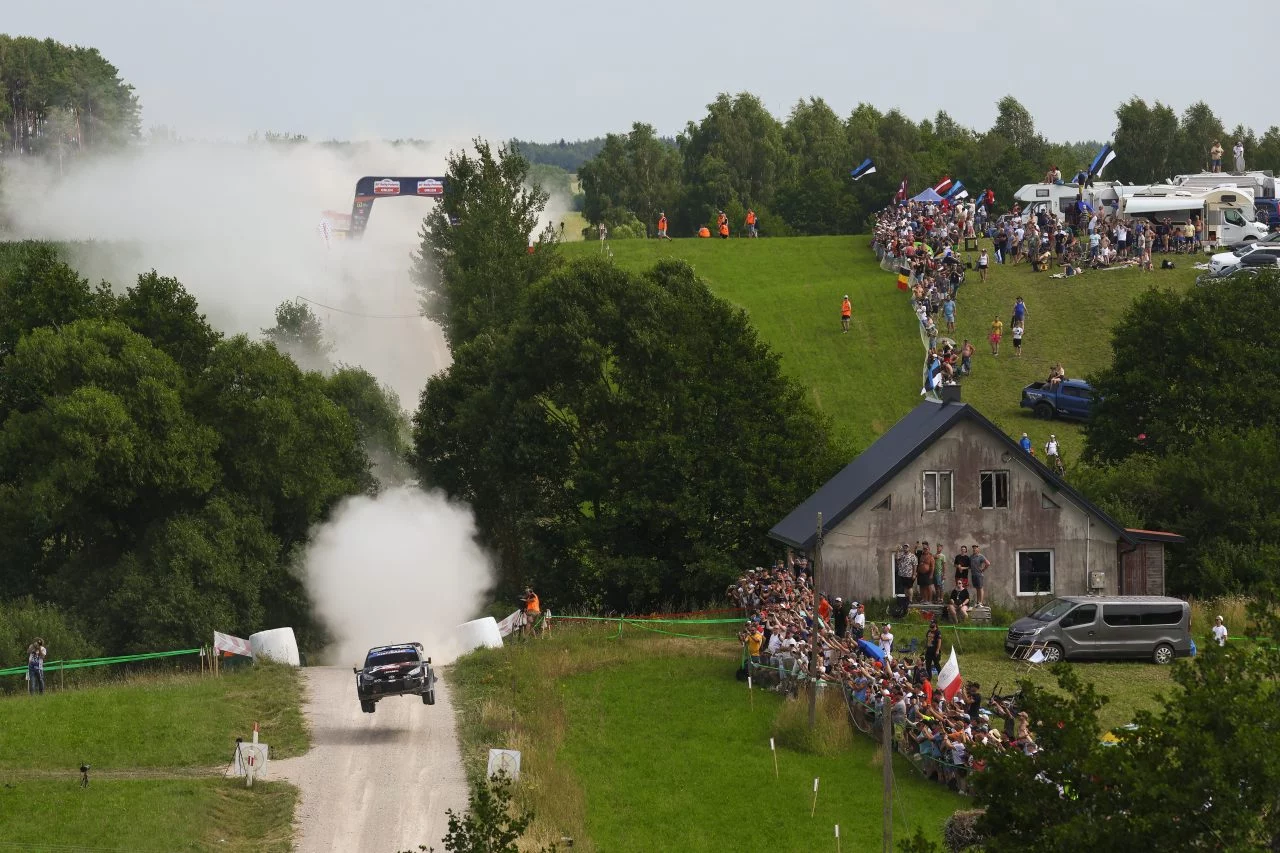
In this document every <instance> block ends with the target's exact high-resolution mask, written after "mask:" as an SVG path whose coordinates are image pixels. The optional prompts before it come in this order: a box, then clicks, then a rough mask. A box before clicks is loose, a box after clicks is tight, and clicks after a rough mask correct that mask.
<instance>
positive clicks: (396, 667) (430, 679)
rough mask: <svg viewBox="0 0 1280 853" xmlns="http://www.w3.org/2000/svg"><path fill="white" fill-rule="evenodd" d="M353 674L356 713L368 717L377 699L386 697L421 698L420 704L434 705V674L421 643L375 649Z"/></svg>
mask: <svg viewBox="0 0 1280 853" xmlns="http://www.w3.org/2000/svg"><path fill="white" fill-rule="evenodd" d="M351 671H352V672H354V673H355V674H356V697H357V698H359V700H360V710H361V711H364V712H365V713H366V714H372V713H373V712H374V710H375V706H376V705H377V703H378V700H380V699H385V698H386V697H388V696H421V697H422V702H423V704H424V705H434V704H435V703H436V674H435V671H434V670H433V669H432V668H431V658H428V657H423V655H422V644H421V643H396V644H395V645H393V646H375V647H374V648H372V649H369V654H367V655H366V656H365V659H364V668H363V669H360V668H356V667H352V670H351Z"/></svg>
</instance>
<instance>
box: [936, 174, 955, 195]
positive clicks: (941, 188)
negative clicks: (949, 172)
mask: <svg viewBox="0 0 1280 853" xmlns="http://www.w3.org/2000/svg"><path fill="white" fill-rule="evenodd" d="M949 189H951V179H950V178H949V177H947V176H946V175H943V176H942V180H940V181H938V185H937V186H936V187H934V188H933V191H934V192H936V193H937V194H938V195H944V194H946V192H947V190H949Z"/></svg>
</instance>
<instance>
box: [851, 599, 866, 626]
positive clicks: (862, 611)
mask: <svg viewBox="0 0 1280 853" xmlns="http://www.w3.org/2000/svg"><path fill="white" fill-rule="evenodd" d="M853 609H854V610H856V611H858V612H857V615H855V616H854V617H853V624H855V625H857V626H858V627H859V628H864V629H865V628H866V627H867V607H866V605H865V604H859V603H858V602H856V601H855V602H854V603H853Z"/></svg>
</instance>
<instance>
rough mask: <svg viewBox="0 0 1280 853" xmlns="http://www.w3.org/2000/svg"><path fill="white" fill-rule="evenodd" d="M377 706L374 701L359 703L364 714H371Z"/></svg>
mask: <svg viewBox="0 0 1280 853" xmlns="http://www.w3.org/2000/svg"><path fill="white" fill-rule="evenodd" d="M377 707H378V706H377V704H376V703H374V702H363V701H362V702H361V703H360V710H361V711H364V712H365V713H366V714H372V713H373V712H374V711H375V710H377Z"/></svg>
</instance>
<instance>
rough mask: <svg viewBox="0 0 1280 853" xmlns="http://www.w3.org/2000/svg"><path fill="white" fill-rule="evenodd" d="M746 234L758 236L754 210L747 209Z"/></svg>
mask: <svg viewBox="0 0 1280 853" xmlns="http://www.w3.org/2000/svg"><path fill="white" fill-rule="evenodd" d="M747 236H748V237H759V236H760V235H759V234H757V233H756V212H755V211H754V210H748V211H747Z"/></svg>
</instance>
